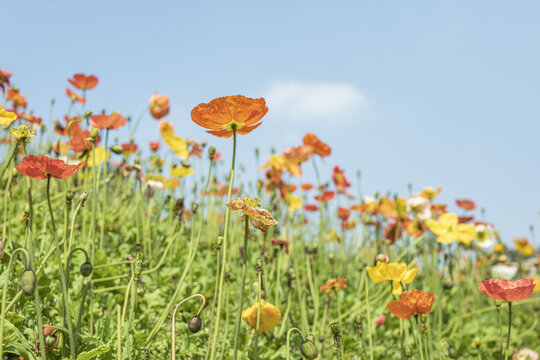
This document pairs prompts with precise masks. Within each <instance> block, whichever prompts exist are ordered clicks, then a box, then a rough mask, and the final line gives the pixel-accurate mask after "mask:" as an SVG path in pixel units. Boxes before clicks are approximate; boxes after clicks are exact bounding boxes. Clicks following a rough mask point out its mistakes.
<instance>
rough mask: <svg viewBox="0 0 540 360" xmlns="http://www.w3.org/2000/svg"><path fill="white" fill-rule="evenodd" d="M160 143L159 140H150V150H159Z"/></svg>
mask: <svg viewBox="0 0 540 360" xmlns="http://www.w3.org/2000/svg"><path fill="white" fill-rule="evenodd" d="M159 146H160V143H159V141H150V150H152V151H158V150H159Z"/></svg>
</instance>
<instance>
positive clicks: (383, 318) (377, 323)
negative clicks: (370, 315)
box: [375, 314, 386, 327]
mask: <svg viewBox="0 0 540 360" xmlns="http://www.w3.org/2000/svg"><path fill="white" fill-rule="evenodd" d="M385 322H386V316H385V315H384V314H381V315H379V316H377V317H376V318H375V327H381V326H383V325H384V323H385Z"/></svg>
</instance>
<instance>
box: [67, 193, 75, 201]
mask: <svg viewBox="0 0 540 360" xmlns="http://www.w3.org/2000/svg"><path fill="white" fill-rule="evenodd" d="M74 195H75V194H73V191H72V190H68V191H66V200H67V201H71V200H73V196H74Z"/></svg>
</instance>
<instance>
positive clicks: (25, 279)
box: [21, 269, 37, 296]
mask: <svg viewBox="0 0 540 360" xmlns="http://www.w3.org/2000/svg"><path fill="white" fill-rule="evenodd" d="M36 283H37V279H36V273H35V272H34V270H32V269H27V270H24V271H23V273H22V275H21V290H22V292H23V294H24V295H27V296H30V295H32V294H33V293H34V291H35V290H36Z"/></svg>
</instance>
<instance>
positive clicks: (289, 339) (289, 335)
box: [287, 327, 305, 360]
mask: <svg viewBox="0 0 540 360" xmlns="http://www.w3.org/2000/svg"><path fill="white" fill-rule="evenodd" d="M293 331H296V332H298V334H300V337H301V338H302V341H305V338H304V334H302V331H300V329H298V328H295V327H293V328H290V329H289V331H287V360H290V358H291V354H290V352H291V350H290V349H291V334H292V332H293Z"/></svg>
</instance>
